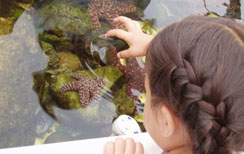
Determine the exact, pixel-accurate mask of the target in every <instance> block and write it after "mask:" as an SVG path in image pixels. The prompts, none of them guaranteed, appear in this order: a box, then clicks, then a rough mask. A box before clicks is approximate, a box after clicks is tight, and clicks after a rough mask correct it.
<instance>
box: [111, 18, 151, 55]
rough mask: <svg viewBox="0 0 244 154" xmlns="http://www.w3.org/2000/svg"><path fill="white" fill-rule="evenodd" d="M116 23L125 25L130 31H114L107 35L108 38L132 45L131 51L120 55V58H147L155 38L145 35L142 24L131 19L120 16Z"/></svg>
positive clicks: (125, 51) (115, 20) (122, 52)
mask: <svg viewBox="0 0 244 154" xmlns="http://www.w3.org/2000/svg"><path fill="white" fill-rule="evenodd" d="M114 22H115V23H123V24H124V25H125V27H126V28H127V30H128V31H124V30H122V29H113V30H110V31H108V32H107V33H106V37H112V36H116V37H118V38H120V39H123V40H125V41H126V42H127V43H128V44H129V45H130V48H129V49H127V50H123V51H121V52H119V53H118V55H117V56H118V58H130V57H139V56H145V55H146V53H147V49H148V47H149V44H150V42H151V40H152V39H153V36H151V35H148V34H145V33H143V32H142V30H141V27H140V24H139V23H138V22H136V21H134V20H131V19H130V18H127V17H124V16H120V17H118V18H115V19H114Z"/></svg>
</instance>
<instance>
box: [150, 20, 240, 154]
mask: <svg viewBox="0 0 244 154" xmlns="http://www.w3.org/2000/svg"><path fill="white" fill-rule="evenodd" d="M243 42H244V26H243V25H241V24H239V23H237V22H235V21H233V20H230V19H223V18H210V17H203V16H191V17H188V18H186V19H184V20H182V21H180V22H177V23H174V24H172V25H170V26H168V27H166V28H165V29H163V30H162V31H161V32H159V34H158V35H157V36H156V37H155V38H154V39H153V41H152V42H151V45H150V47H149V49H148V54H147V60H146V69H147V70H146V71H147V73H148V77H149V85H150V89H151V93H152V106H154V107H155V106H156V105H160V103H162V102H164V103H167V105H169V106H170V107H171V108H172V110H173V111H174V113H175V114H176V115H177V116H178V117H179V118H180V119H181V120H182V121H183V123H184V124H185V125H186V126H187V127H188V130H189V134H190V136H191V138H192V143H193V153H195V154H230V153H231V152H233V151H241V150H244V45H243V44H244V43H243Z"/></svg>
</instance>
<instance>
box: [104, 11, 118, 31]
mask: <svg viewBox="0 0 244 154" xmlns="http://www.w3.org/2000/svg"><path fill="white" fill-rule="evenodd" d="M118 16H119V14H117V13H106V14H105V19H106V20H107V21H108V23H109V25H110V26H111V27H112V28H113V29H115V28H120V27H119V25H118V24H115V23H114V18H116V17H118Z"/></svg>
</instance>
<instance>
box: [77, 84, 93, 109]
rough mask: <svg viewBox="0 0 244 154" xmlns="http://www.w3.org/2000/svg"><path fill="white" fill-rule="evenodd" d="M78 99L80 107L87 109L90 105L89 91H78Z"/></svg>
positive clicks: (83, 89) (84, 89)
mask: <svg viewBox="0 0 244 154" xmlns="http://www.w3.org/2000/svg"><path fill="white" fill-rule="evenodd" d="M79 99H80V104H81V106H82V107H87V106H88V105H89V104H90V103H91V100H90V91H89V90H88V89H86V88H82V89H80V90H79Z"/></svg>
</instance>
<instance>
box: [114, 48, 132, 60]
mask: <svg viewBox="0 0 244 154" xmlns="http://www.w3.org/2000/svg"><path fill="white" fill-rule="evenodd" d="M117 57H118V58H130V57H132V55H131V53H130V49H127V50H123V51H120V52H119V53H118V54H117Z"/></svg>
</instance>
